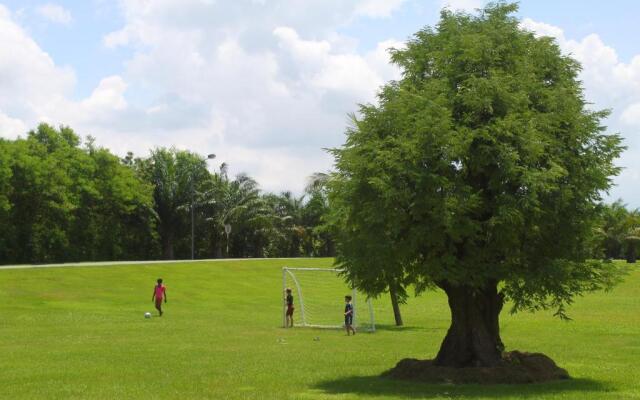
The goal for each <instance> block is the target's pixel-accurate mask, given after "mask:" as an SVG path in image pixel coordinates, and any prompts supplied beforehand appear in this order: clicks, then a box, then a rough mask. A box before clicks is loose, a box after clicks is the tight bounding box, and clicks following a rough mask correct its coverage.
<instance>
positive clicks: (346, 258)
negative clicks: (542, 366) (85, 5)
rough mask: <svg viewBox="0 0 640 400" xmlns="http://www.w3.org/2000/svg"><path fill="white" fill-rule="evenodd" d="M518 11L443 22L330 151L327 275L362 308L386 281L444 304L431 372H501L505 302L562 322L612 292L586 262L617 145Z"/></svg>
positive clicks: (604, 273) (561, 59) (611, 277)
mask: <svg viewBox="0 0 640 400" xmlns="http://www.w3.org/2000/svg"><path fill="white" fill-rule="evenodd" d="M516 10H517V5H515V4H505V3H496V4H490V5H488V6H487V7H486V8H485V9H483V10H481V11H479V12H478V14H476V15H470V14H466V13H456V12H452V11H449V10H446V9H445V10H443V11H442V13H441V18H440V21H439V22H438V24H437V26H436V27H435V28H430V27H427V28H425V29H423V30H421V31H419V32H417V33H416V34H415V35H414V37H413V38H412V39H411V40H410V41H408V42H407V44H406V48H404V49H396V50H393V51H392V60H393V63H395V64H396V65H397V66H398V67H400V69H401V70H402V78H401V79H400V80H399V81H393V82H390V83H388V84H387V85H385V86H384V87H382V88H381V90H380V92H379V95H378V104H376V105H373V104H368V105H363V106H361V107H360V109H359V113H358V115H357V116H354V117H353V123H352V126H351V127H350V128H349V129H348V130H347V140H346V143H345V145H344V146H343V147H341V148H338V149H333V150H332V153H333V155H334V156H335V160H336V168H337V171H336V173H335V174H334V175H333V176H332V178H331V179H330V181H329V188H330V193H329V200H330V225H331V227H332V233H333V234H334V239H335V240H336V242H337V252H338V256H337V263H338V264H339V265H340V266H341V267H343V268H344V269H345V271H346V272H345V275H346V278H347V279H348V280H349V281H350V282H351V283H353V284H354V285H355V286H357V287H359V288H361V289H363V290H365V291H367V292H368V293H369V294H371V295H377V294H379V293H381V292H382V291H384V290H385V289H386V287H387V282H388V279H389V278H390V277H392V278H395V279H399V280H400V281H401V282H402V284H403V285H405V286H406V285H413V286H414V287H415V289H416V292H418V293H419V292H421V291H423V290H426V289H429V288H434V287H439V288H441V289H443V290H444V291H445V292H446V293H447V295H448V296H449V304H450V306H451V308H452V327H451V329H450V331H449V333H448V335H447V338H445V342H444V343H443V347H442V348H441V350H440V352H439V354H438V357H437V358H436V361H437V362H439V363H440V364H441V365H450V366H466V365H470V364H474V363H475V364H482V365H492V364H495V363H496V362H497V360H498V359H499V353H500V350H501V349H502V347H503V345H502V342H501V340H500V337H499V326H498V314H499V313H500V310H501V309H502V305H503V303H504V301H505V300H510V301H511V302H512V304H513V310H514V311H518V310H538V309H547V308H553V309H554V310H555V311H556V313H557V315H559V316H561V317H564V316H565V315H566V314H565V307H566V305H567V304H570V303H571V301H572V299H573V298H574V296H576V295H579V294H580V293H583V292H585V291H589V290H595V289H600V288H605V287H609V286H610V285H611V284H612V283H613V282H614V281H615V277H616V276H617V275H616V273H615V271H614V270H613V268H612V267H611V264H608V263H605V262H602V261H596V260H590V259H589V256H590V255H591V251H592V247H591V245H590V240H591V238H592V236H593V235H594V231H595V229H594V228H595V224H596V223H597V216H598V212H599V209H598V203H599V202H600V201H601V200H602V197H601V196H602V194H603V192H606V191H607V189H608V188H609V187H610V186H611V184H612V183H611V179H612V177H613V176H614V175H616V174H617V173H618V172H619V169H618V168H617V167H616V166H615V165H614V160H615V159H616V158H617V157H618V156H619V154H620V153H621V151H622V150H623V146H622V145H621V139H620V137H619V136H618V135H617V134H608V133H606V128H605V127H604V126H603V125H602V120H603V118H605V117H606V116H607V115H608V112H607V111H594V110H592V109H591V108H590V107H589V104H588V102H587V100H586V99H585V98H584V94H583V89H582V87H581V85H580V81H579V80H578V73H579V71H580V65H579V64H578V63H577V62H576V61H575V60H574V59H572V58H571V57H569V56H566V55H563V54H562V53H561V51H560V49H559V47H558V45H557V44H556V43H555V42H554V40H553V39H552V38H549V37H536V36H535V35H534V34H533V33H532V32H528V31H526V30H524V29H522V28H521V27H520V25H519V21H518V20H517V19H516V18H515V17H514V16H513V14H514V13H515V11H516ZM474 335H475V338H474ZM456 348H457V349H456Z"/></svg>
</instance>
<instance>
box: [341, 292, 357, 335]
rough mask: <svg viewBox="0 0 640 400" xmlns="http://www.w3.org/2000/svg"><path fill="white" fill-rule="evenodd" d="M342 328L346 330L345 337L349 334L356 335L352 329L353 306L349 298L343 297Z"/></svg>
mask: <svg viewBox="0 0 640 400" xmlns="http://www.w3.org/2000/svg"><path fill="white" fill-rule="evenodd" d="M344 302H345V303H346V304H345V306H344V327H345V329H346V330H347V336H349V332H353V334H354V335H355V334H356V330H355V329H354V328H353V304H351V296H344Z"/></svg>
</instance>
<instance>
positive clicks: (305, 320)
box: [282, 267, 375, 332]
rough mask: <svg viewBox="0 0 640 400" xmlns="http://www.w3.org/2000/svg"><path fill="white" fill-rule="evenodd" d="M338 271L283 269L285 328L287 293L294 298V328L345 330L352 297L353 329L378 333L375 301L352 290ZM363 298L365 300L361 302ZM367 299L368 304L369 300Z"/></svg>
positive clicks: (301, 268) (284, 323)
mask: <svg viewBox="0 0 640 400" xmlns="http://www.w3.org/2000/svg"><path fill="white" fill-rule="evenodd" d="M340 272H341V270H340V269H336V268H304V267H283V268H282V293H283V295H282V299H283V300H282V326H283V327H286V326H287V318H286V311H287V303H286V293H285V291H286V289H287V288H290V289H291V292H292V295H293V296H294V307H295V312H294V316H293V320H294V326H296V327H309V328H334V329H335V328H342V327H344V318H343V314H342V312H343V311H344V303H343V302H344V296H345V295H351V297H352V300H351V304H352V305H353V326H354V327H356V328H360V329H365V330H368V331H372V332H373V331H375V320H374V315H373V306H372V304H371V299H369V298H366V296H365V295H364V294H362V293H360V292H358V291H357V290H356V289H352V288H349V287H348V286H347V285H346V284H345V282H344V280H343V279H342V278H341V277H340V276H339V273H340ZM361 298H362V299H361ZM365 299H366V300H365Z"/></svg>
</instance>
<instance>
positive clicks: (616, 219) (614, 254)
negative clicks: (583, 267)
mask: <svg viewBox="0 0 640 400" xmlns="http://www.w3.org/2000/svg"><path fill="white" fill-rule="evenodd" d="M639 250H640V209H638V208H636V209H628V208H627V207H626V206H625V204H624V203H623V202H622V200H618V201H616V202H614V203H613V204H609V205H604V206H603V207H602V211H601V214H600V221H599V228H598V230H597V232H596V242H595V243H594V257H598V258H599V257H603V258H612V259H626V260H627V261H628V262H630V263H635V262H636V259H637V257H638V253H639Z"/></svg>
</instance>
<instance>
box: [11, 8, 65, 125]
mask: <svg viewBox="0 0 640 400" xmlns="http://www.w3.org/2000/svg"><path fill="white" fill-rule="evenodd" d="M0 37H1V38H2V46H0V87H2V91H1V92H0V120H1V121H2V122H0V128H1V129H2V132H0V135H2V136H9V137H15V136H16V134H17V133H19V132H18V131H17V129H18V128H20V127H22V128H24V127H25V126H32V124H34V123H35V122H36V121H39V120H48V119H49V118H50V117H51V116H53V115H54V114H55V112H56V110H57V109H59V108H60V105H61V104H63V103H65V102H66V98H67V96H68V95H69V94H70V92H71V90H72V89H73V87H74V85H75V75H74V73H73V71H71V70H70V69H68V68H61V67H59V66H56V65H55V63H54V62H53V60H52V59H51V57H50V56H49V55H48V54H47V53H45V52H44V51H42V49H41V48H40V47H39V46H38V44H36V42H34V41H33V39H31V38H30V37H29V35H28V34H27V33H26V32H25V31H24V30H23V29H22V28H21V27H20V26H19V25H18V24H17V23H15V22H14V21H13V20H12V16H11V13H10V12H9V10H8V9H7V8H5V7H3V6H2V5H0Z"/></svg>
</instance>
